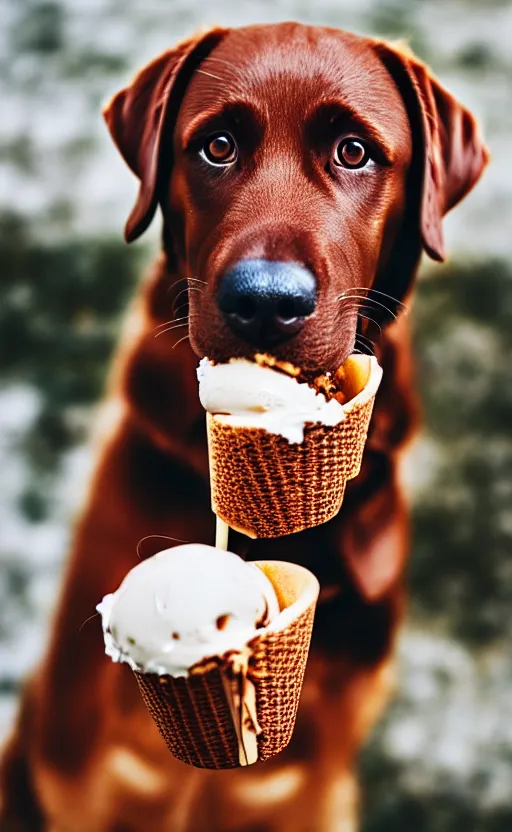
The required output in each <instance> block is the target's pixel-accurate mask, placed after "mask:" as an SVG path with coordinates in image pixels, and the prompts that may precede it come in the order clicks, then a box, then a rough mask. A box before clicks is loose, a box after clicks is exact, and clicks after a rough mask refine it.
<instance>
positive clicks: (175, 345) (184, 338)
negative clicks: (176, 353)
mask: <svg viewBox="0 0 512 832" xmlns="http://www.w3.org/2000/svg"><path fill="white" fill-rule="evenodd" d="M188 337H189V336H188V332H187V334H186V335H184V336H183V338H180V340H179V341H176V343H175V344H173V345H172V347H171V349H172V350H174V349H176V347H177V346H178V344H181V342H182V341H186V339H187V338H188Z"/></svg>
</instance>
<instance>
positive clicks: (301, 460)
mask: <svg viewBox="0 0 512 832" xmlns="http://www.w3.org/2000/svg"><path fill="white" fill-rule="evenodd" d="M358 358H360V359H361V363H360V362H358V363H357V372H358V373H359V374H360V373H361V368H362V366H363V369H364V365H362V362H367V363H366V373H364V375H363V383H364V382H366V383H365V386H364V387H363V389H362V390H360V392H358V394H357V395H356V396H355V397H354V398H353V399H352V400H351V401H350V402H348V403H347V404H346V405H344V409H345V419H344V420H343V421H342V422H340V423H339V424H337V425H334V426H326V425H321V424H316V425H306V427H305V429H304V441H303V442H301V443H297V444H290V443H289V442H288V441H287V439H285V438H284V437H283V436H280V435H277V434H272V433H268V432H267V431H265V430H262V429H260V428H253V427H238V426H237V427H233V426H232V425H230V424H229V423H228V422H226V421H225V419H222V418H218V417H216V416H212V415H211V414H208V417H207V424H208V446H209V457H210V483H211V490H212V508H213V511H214V512H215V514H216V515H217V516H218V517H220V518H221V519H222V520H224V522H225V523H227V524H228V525H229V526H231V528H233V529H237V530H238V531H242V532H244V533H245V534H247V535H249V536H250V537H281V536H282V535H287V534H292V533H293V532H298V531H301V530H302V529H307V528H311V527H313V526H318V525H320V524H321V523H325V522H326V521H327V520H330V519H331V518H332V517H334V516H335V515H336V514H337V513H338V511H339V509H340V507H341V504H342V502H343V495H344V492H345V486H346V482H347V480H349V479H352V478H353V477H356V476H357V474H358V473H359V470H360V468H361V460H362V457H363V451H364V446H365V442H366V436H367V433H368V427H369V424H370V419H371V415H372V410H373V403H374V400H375V393H376V391H377V388H378V384H379V382H380V377H381V370H380V367H379V366H378V364H377V362H376V360H375V359H371V358H369V357H368V356H358ZM351 360H352V361H354V359H351ZM354 363H355V362H354Z"/></svg>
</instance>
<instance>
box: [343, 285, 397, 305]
mask: <svg viewBox="0 0 512 832" xmlns="http://www.w3.org/2000/svg"><path fill="white" fill-rule="evenodd" d="M350 291H352V292H368V293H369V294H375V295H381V296H382V297H384V298H389V300H390V301H392V302H393V303H396V304H398V306H401V307H402V309H408V306H407V304H406V303H402V301H401V300H398V298H395V297H393V295H389V294H388V293H387V292H381V290H380V289H373V288H371V289H365V288H364V286H353V287H352V289H351V290H350Z"/></svg>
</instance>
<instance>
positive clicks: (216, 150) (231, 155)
mask: <svg viewBox="0 0 512 832" xmlns="http://www.w3.org/2000/svg"><path fill="white" fill-rule="evenodd" d="M201 156H202V157H203V159H205V160H206V161H207V162H209V163H210V165H231V164H233V162H236V159H237V148H236V144H235V140H234V138H233V136H230V135H229V133H216V134H215V135H214V136H209V137H208V139H207V140H206V143H205V145H204V147H203V148H202V150H201Z"/></svg>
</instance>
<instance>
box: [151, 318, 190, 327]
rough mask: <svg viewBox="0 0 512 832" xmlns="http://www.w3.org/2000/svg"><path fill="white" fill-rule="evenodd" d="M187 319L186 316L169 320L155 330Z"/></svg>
mask: <svg viewBox="0 0 512 832" xmlns="http://www.w3.org/2000/svg"><path fill="white" fill-rule="evenodd" d="M187 319H188V315H182V317H181V318H171V320H170V321H164V322H163V323H162V324H158V326H155V330H157V329H161V328H162V327H163V326H169V324H177V323H178V322H179V321H186V320H187Z"/></svg>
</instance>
